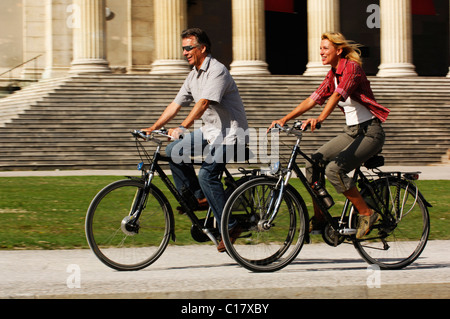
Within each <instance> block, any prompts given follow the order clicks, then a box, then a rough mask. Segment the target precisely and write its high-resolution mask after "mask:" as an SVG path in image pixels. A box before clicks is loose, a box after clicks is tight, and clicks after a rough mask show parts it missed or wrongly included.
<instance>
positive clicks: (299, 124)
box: [275, 121, 322, 135]
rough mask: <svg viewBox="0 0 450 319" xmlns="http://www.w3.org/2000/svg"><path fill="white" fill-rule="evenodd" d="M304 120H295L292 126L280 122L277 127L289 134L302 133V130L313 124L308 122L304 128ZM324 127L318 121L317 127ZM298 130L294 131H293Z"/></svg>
mask: <svg viewBox="0 0 450 319" xmlns="http://www.w3.org/2000/svg"><path fill="white" fill-rule="evenodd" d="M302 123H303V122H302V121H295V122H294V125H293V126H292V127H289V125H287V124H285V125H284V126H281V125H279V124H275V128H277V129H279V130H281V131H283V132H286V133H287V134H294V135H300V134H301V133H302V132H304V131H306V130H307V129H308V128H311V124H308V125H307V126H306V127H305V129H303V130H302ZM321 127H322V125H321V124H320V123H317V125H316V129H320V128H321ZM294 130H295V131H298V132H297V133H296V132H293V131H294Z"/></svg>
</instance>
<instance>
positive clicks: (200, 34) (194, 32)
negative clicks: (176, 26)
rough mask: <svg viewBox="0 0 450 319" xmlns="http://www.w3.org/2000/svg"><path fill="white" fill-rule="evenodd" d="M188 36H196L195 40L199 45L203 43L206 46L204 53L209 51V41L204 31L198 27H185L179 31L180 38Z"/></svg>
mask: <svg viewBox="0 0 450 319" xmlns="http://www.w3.org/2000/svg"><path fill="white" fill-rule="evenodd" d="M190 36H194V37H196V38H197V42H198V44H200V45H204V46H205V47H206V53H211V41H210V40H209V38H208V35H207V34H206V32H205V31H203V30H202V29H199V28H190V29H186V30H184V31H183V32H182V33H181V38H182V39H185V38H188V37H190Z"/></svg>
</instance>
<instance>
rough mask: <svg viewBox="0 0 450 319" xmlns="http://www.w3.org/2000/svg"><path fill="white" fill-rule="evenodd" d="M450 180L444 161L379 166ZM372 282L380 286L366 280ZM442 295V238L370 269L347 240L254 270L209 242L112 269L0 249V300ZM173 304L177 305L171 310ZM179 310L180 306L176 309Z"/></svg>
mask: <svg viewBox="0 0 450 319" xmlns="http://www.w3.org/2000/svg"><path fill="white" fill-rule="evenodd" d="M384 170H385V171H389V170H402V171H422V175H421V179H431V180H437V179H450V167H448V166H427V167H385V168H384ZM58 175H65V176H67V175H119V176H124V175H136V171H53V172H39V171H37V172H0V177H3V176H58ZM373 283H379V285H380V287H379V288H377V287H371V286H373ZM5 298H26V299H43V298H45V299H51V298H70V299H76V298H146V299H175V298H176V299H209V298H212V299H221V300H228V298H233V299H241V298H244V299H254V298H260V299H272V298H277V299H289V298H293V299H305V298H307V299H315V298H332V299H334V298H342V299H369V298H389V299H403V298H426V299H430V298H433V299H434V298H444V299H447V298H450V241H430V242H429V243H428V245H427V247H426V248H425V250H424V252H423V254H422V256H421V257H420V258H419V259H418V260H417V261H416V262H415V263H414V264H412V265H411V266H409V267H407V268H405V269H403V270H397V271H381V272H374V271H373V270H371V269H368V265H367V264H366V263H365V262H364V261H363V260H362V259H361V258H360V257H359V255H358V253H357V252H356V250H355V249H354V248H353V246H351V245H345V244H344V245H341V246H339V247H337V248H334V247H330V246H328V245H326V244H314V245H305V246H304V248H303V250H302V251H301V253H300V255H299V256H298V258H297V259H296V260H295V261H294V262H293V263H292V264H291V265H289V266H288V267H286V268H284V269H283V270H281V271H278V272H276V273H267V274H266V273H264V274H256V273H252V272H249V271H247V270H245V269H244V268H242V267H240V266H238V265H237V264H236V263H235V262H234V260H232V259H230V257H228V255H226V254H218V253H217V252H216V249H215V248H214V247H213V246H185V247H179V246H169V247H168V248H167V250H166V252H165V253H164V254H163V256H162V257H161V258H160V259H159V260H158V261H157V262H156V263H155V264H153V265H151V266H150V267H148V268H146V269H144V270H141V271H138V272H117V271H114V270H112V269H110V268H108V267H106V266H104V265H103V264H102V263H101V262H100V261H99V260H98V259H97V258H96V257H95V256H94V255H93V253H92V252H91V251H90V250H87V249H85V250H54V251H0V299H5ZM177 311H178V309H177ZM180 311H181V310H180Z"/></svg>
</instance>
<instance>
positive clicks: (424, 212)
mask: <svg viewBox="0 0 450 319" xmlns="http://www.w3.org/2000/svg"><path fill="white" fill-rule="evenodd" d="M371 184H372V187H373V188H374V189H376V190H377V192H378V193H379V194H381V196H382V198H383V201H384V202H385V203H389V204H388V205H387V207H388V210H387V212H386V211H383V212H382V214H381V215H382V219H381V221H380V222H378V223H377V224H375V225H374V227H373V229H372V231H371V232H370V233H369V234H367V235H366V237H365V238H363V240H357V239H354V242H353V243H354V246H355V248H356V250H357V251H358V253H359V254H360V255H361V257H362V258H363V259H364V260H365V261H367V262H368V263H369V264H375V265H378V266H379V267H380V269H402V268H404V267H406V266H408V265H410V264H411V263H412V262H414V261H415V260H416V259H417V258H418V257H419V256H420V254H421V253H422V251H423V250H424V248H425V246H426V243H427V241H428V236H429V233H430V216H429V212H428V208H427V205H426V203H425V200H424V199H423V197H422V195H421V194H420V192H419V191H418V189H417V188H416V186H415V185H414V184H412V183H410V182H408V181H406V180H403V179H399V178H396V177H389V178H380V179H378V180H375V181H373V182H372V183H371ZM397 187H399V190H400V192H399V193H398V194H397V193H396V192H395V191H396V189H397ZM388 190H390V192H388ZM366 192H368V190H367V189H365V190H363V191H361V194H362V196H363V197H364V196H365V195H366ZM397 205H398V206H397ZM402 205H403V206H402ZM393 207H401V208H402V209H400V210H399V211H398V213H397V214H395V210H394V209H393ZM405 210H407V212H406V213H405ZM393 212H394V214H392V213H393ZM387 214H390V215H387ZM388 216H391V217H390V218H388ZM400 216H401V220H399V221H394V219H398V218H399V217H400Z"/></svg>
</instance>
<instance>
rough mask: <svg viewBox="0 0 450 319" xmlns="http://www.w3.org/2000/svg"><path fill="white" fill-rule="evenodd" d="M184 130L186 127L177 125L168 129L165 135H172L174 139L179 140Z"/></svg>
mask: <svg viewBox="0 0 450 319" xmlns="http://www.w3.org/2000/svg"><path fill="white" fill-rule="evenodd" d="M185 132H186V129H185V128H184V127H177V128H171V129H169V131H168V133H167V135H170V136H172V138H173V139H174V140H179V139H180V138H183V136H184V133H185Z"/></svg>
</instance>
